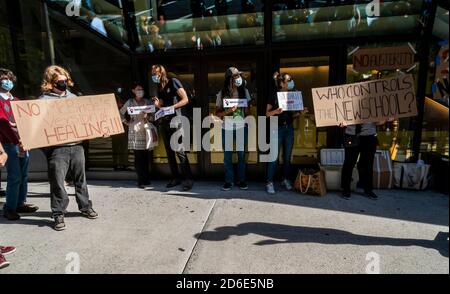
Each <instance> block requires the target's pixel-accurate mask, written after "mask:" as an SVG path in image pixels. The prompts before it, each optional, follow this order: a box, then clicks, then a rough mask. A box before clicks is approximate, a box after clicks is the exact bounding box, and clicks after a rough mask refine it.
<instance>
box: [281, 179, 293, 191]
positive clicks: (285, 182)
mask: <svg viewBox="0 0 450 294" xmlns="http://www.w3.org/2000/svg"><path fill="white" fill-rule="evenodd" d="M281 186H283V187H285V188H286V190H288V191H291V190H292V184H291V182H289V181H288V180H283V181H282V182H281Z"/></svg>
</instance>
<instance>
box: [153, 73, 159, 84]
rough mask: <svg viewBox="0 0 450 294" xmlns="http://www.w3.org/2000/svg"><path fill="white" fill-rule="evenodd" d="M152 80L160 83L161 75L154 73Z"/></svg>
mask: <svg viewBox="0 0 450 294" xmlns="http://www.w3.org/2000/svg"><path fill="white" fill-rule="evenodd" d="M152 81H153V83H155V84H159V82H160V77H159V76H157V75H152Z"/></svg>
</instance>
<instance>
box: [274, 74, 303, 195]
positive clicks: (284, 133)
mask: <svg viewBox="0 0 450 294" xmlns="http://www.w3.org/2000/svg"><path fill="white" fill-rule="evenodd" d="M273 78H274V80H275V84H276V88H277V91H278V92H288V91H295V82H294V80H293V79H292V77H291V75H289V74H287V73H283V74H280V73H278V72H276V73H275V74H274V75H273ZM307 112H308V109H307V108H304V110H302V111H296V112H294V111H283V109H282V108H280V107H279V105H278V96H277V93H275V95H274V96H273V97H272V99H271V100H269V103H268V104H267V108H266V117H273V116H277V117H278V134H277V136H275V135H276V134H272V136H271V142H275V143H276V145H277V147H278V154H277V157H276V159H275V160H274V161H272V162H269V163H268V169H267V184H266V191H267V193H269V194H275V187H274V184H273V179H274V175H275V171H276V169H277V165H278V157H279V155H280V152H281V148H283V177H282V181H281V185H282V186H284V187H285V188H286V190H292V184H291V182H290V181H289V176H290V175H291V155H292V148H293V146H294V126H293V123H294V119H295V118H297V117H299V115H300V114H301V113H302V114H303V113H307Z"/></svg>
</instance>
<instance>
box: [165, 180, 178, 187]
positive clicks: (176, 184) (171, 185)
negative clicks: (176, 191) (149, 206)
mask: <svg viewBox="0 0 450 294" xmlns="http://www.w3.org/2000/svg"><path fill="white" fill-rule="evenodd" d="M179 184H181V182H180V181H179V180H172V181H170V182H169V183H168V184H167V185H166V188H173V187H175V186H178V185H179Z"/></svg>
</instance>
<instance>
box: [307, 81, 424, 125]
mask: <svg viewBox="0 0 450 294" xmlns="http://www.w3.org/2000/svg"><path fill="white" fill-rule="evenodd" d="M312 96H313V103H314V114H315V119H316V125H317V127H325V126H336V125H339V124H340V123H342V122H344V121H345V122H346V123H347V124H348V125H353V124H360V123H368V122H378V121H383V120H386V119H388V118H391V117H392V118H401V117H409V116H415V115H417V105H416V95H415V93H414V79H413V76H412V75H398V76H396V77H393V78H389V79H383V80H374V81H367V82H361V83H354V84H347V85H338V86H332V87H323V88H315V89H312Z"/></svg>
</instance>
